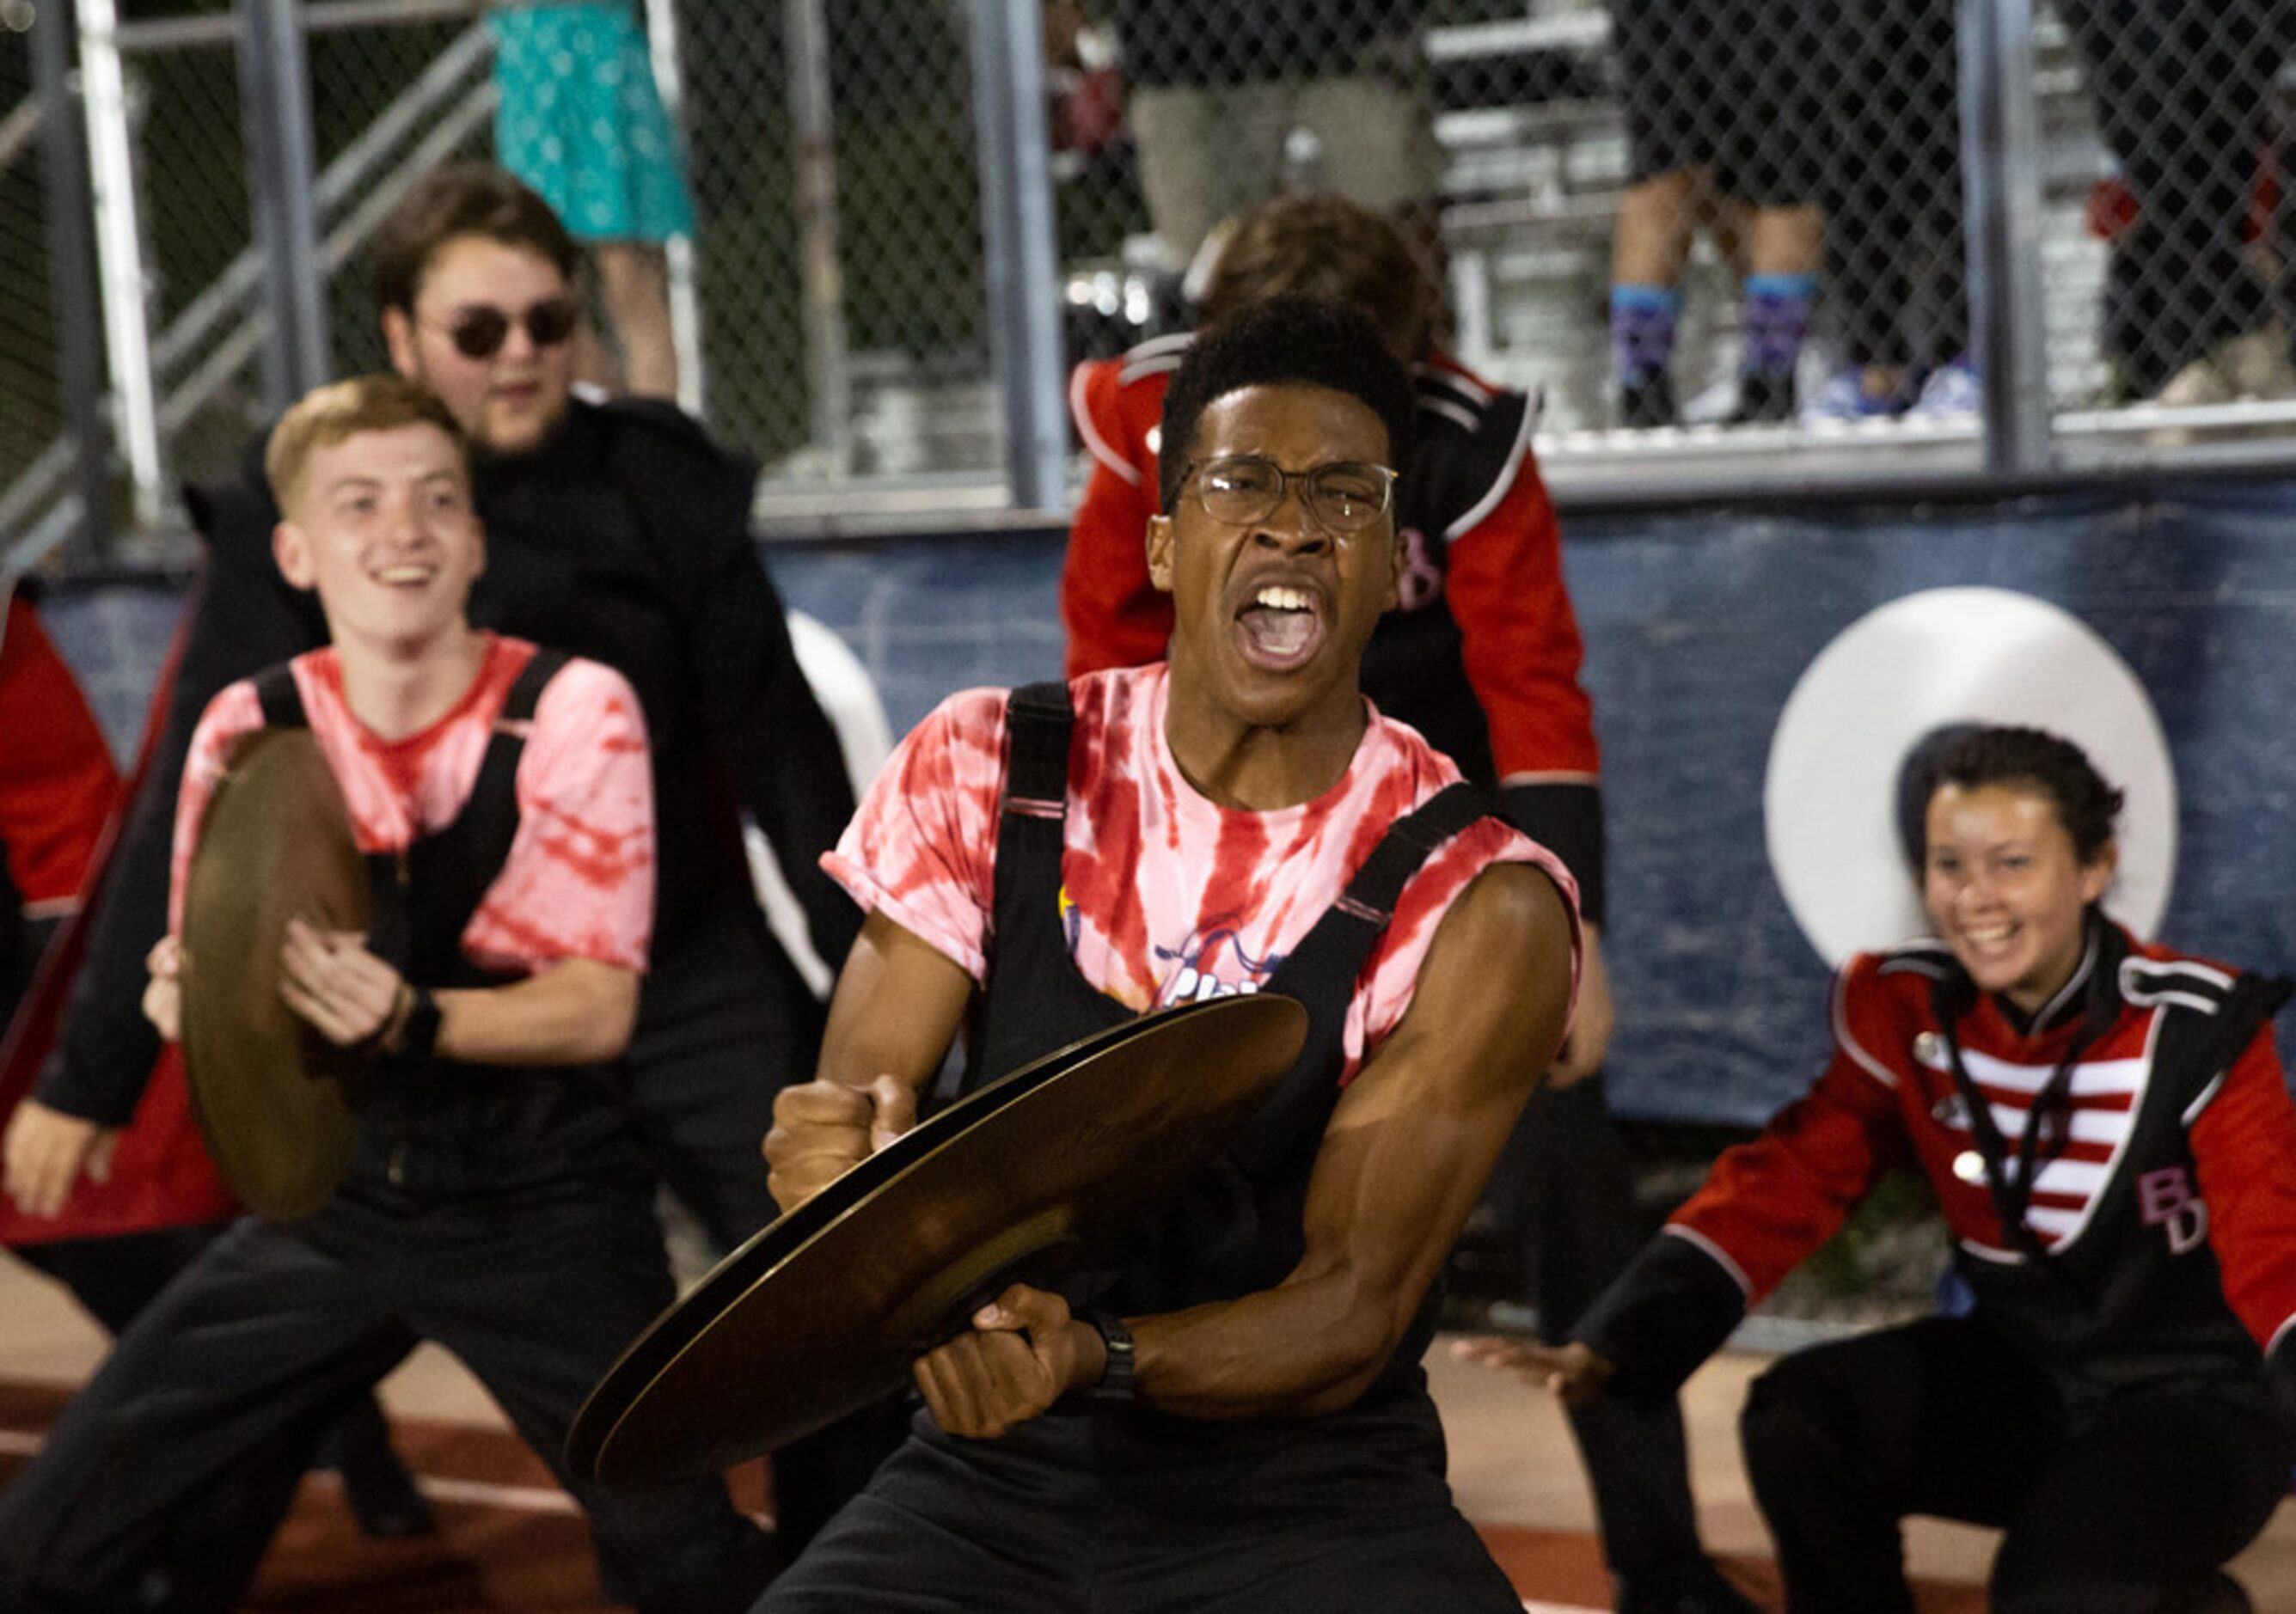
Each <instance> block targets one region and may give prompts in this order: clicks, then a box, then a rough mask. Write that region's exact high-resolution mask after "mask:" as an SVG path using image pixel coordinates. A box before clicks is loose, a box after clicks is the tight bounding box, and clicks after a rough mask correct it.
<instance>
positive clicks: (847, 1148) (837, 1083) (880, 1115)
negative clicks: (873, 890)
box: [765, 913, 972, 1210]
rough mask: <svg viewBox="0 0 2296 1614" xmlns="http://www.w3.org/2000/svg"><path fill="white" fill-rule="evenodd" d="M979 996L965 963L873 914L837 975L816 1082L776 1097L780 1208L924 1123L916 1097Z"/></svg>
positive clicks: (773, 1151) (768, 1144) (775, 1182)
mask: <svg viewBox="0 0 2296 1614" xmlns="http://www.w3.org/2000/svg"><path fill="white" fill-rule="evenodd" d="M971 1002H972V976H970V975H968V974H967V973H966V972H965V971H964V966H963V965H961V964H958V963H955V962H954V961H953V960H951V959H949V958H948V957H947V956H946V955H945V954H942V953H940V952H939V951H938V950H937V949H935V948H934V947H933V946H931V944H930V943H928V942H926V941H924V940H923V939H922V938H919V937H918V936H916V935H915V934H914V932H912V931H909V930H903V929H902V928H901V927H900V926H899V925H898V924H896V923H895V922H893V921H891V920H890V919H888V918H886V917H885V916H884V915H883V914H880V913H873V914H870V915H869V917H868V918H867V920H866V921H865V922H863V924H862V926H861V935H860V937H859V938H858V939H857V940H856V941H855V942H854V944H853V950H852V951H851V952H850V953H849V954H847V955H846V960H845V967H844V968H843V969H842V970H841V971H839V973H838V977H837V992H836V995H835V996H833V997H832V998H831V1000H830V1004H829V1028H828V1031H827V1033H826V1034H825V1035H824V1037H823V1039H822V1046H821V1064H820V1066H819V1068H818V1069H817V1070H816V1073H815V1079H814V1080H812V1081H810V1082H807V1083H805V1084H803V1085H802V1086H792V1087H788V1088H784V1089H783V1091H782V1094H781V1095H780V1096H779V1097H778V1098H776V1099H775V1101H774V1129H773V1131H771V1132H770V1133H768V1134H767V1135H766V1140H765V1153H766V1159H767V1162H768V1163H769V1164H770V1165H771V1166H772V1167H773V1176H772V1188H773V1194H774V1202H775V1204H777V1205H779V1206H780V1207H781V1208H783V1210H791V1209H793V1208H796V1207H797V1206H798V1205H799V1204H802V1203H803V1202H804V1201H805V1200H808V1199H811V1198H812V1197H813V1196H814V1195H815V1194H816V1193H817V1192H820V1191H821V1190H822V1189H823V1188H824V1187H825V1186H827V1185H828V1184H830V1183H831V1182H832V1181H833V1180H834V1179H835V1178H837V1177H838V1176H841V1175H843V1174H844V1173H845V1172H846V1171H847V1170H849V1168H851V1167H853V1166H854V1165H856V1164H857V1163H858V1162H859V1161H861V1160H863V1159H867V1158H868V1156H869V1155H870V1153H871V1152H872V1151H874V1150H876V1149H877V1148H880V1147H881V1146H882V1145H883V1144H884V1143H886V1142H887V1141H888V1140H889V1139H890V1138H892V1137H896V1136H898V1135H900V1134H901V1133H903V1132H906V1131H907V1130H908V1129H909V1127H911V1126H913V1125H914V1123H915V1120H916V1101H917V1094H919V1093H921V1092H922V1091H923V1089H924V1087H925V1085H926V1084H927V1083H928V1082H930V1081H931V1080H932V1078H933V1075H934V1073H935V1072H936V1071H938V1070H939V1069H940V1062H941V1060H942V1059H943V1058H944V1057H945V1056H946V1055H947V1053H948V1046H949V1044H950V1043H952V1042H953V1041H955V1037H956V1031H957V1027H958V1026H959V1025H960V1024H961V1023H962V1022H963V1020H964V1011H965V1008H966V1006H967V1005H968V1004H970V1003H971Z"/></svg>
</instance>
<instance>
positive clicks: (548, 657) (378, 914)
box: [367, 650, 567, 987]
mask: <svg viewBox="0 0 2296 1614" xmlns="http://www.w3.org/2000/svg"><path fill="white" fill-rule="evenodd" d="M566 660H567V658H566V656H565V654H564V652H562V651H549V650H540V651H535V653H534V658H533V660H530V661H529V662H528V663H527V664H526V666H525V667H524V668H522V669H521V671H520V673H519V675H518V676H517V677H516V678H515V679H514V680H512V684H511V686H510V689H509V691H508V692H507V693H505V694H504V697H503V704H502V709H501V710H500V711H499V712H498V713H496V717H495V725H494V733H492V735H490V736H489V737H488V741H487V750H486V754H485V756H484V757H483V758H480V763H479V772H478V776H477V777H476V779H474V780H473V781H472V782H471V793H470V795H469V796H468V797H467V798H466V799H464V801H463V810H462V811H461V812H460V813H458V814H456V815H455V821H454V822H453V823H449V824H446V825H443V826H441V827H440V828H439V829H438V830H436V831H433V832H431V833H430V834H428V835H424V836H421V837H418V838H417V839H416V840H415V841H414V844H413V845H412V846H410V847H408V848H406V850H405V851H404V852H403V853H398V854H392V853H387V852H377V853H373V854H371V855H370V856H369V857H368V859H367V889H368V892H369V894H370V897H371V898H372V904H371V905H372V908H373V916H372V929H371V932H370V934H371V940H370V942H369V944H368V945H369V946H372V947H373V949H374V951H375V953H376V954H378V955H379V956H381V957H383V958H387V959H389V960H390V961H391V962H392V963H395V964H397V965H398V968H399V969H400V970H401V971H406V972H407V973H408V974H409V975H410V976H411V978H412V979H414V981H415V983H416V984H417V985H419V986H425V987H452V986H480V985H487V984H490V983H489V981H488V979H486V978H484V977H483V976H482V975H480V973H479V972H477V971H473V970H472V968H471V965H470V964H469V963H468V961H467V960H465V959H464V958H463V955H462V948H461V937H462V934H463V927H465V926H466V925H468V924H469V923H470V918H471V914H473V913H474V912H476V911H477V909H478V905H479V904H480V901H482V900H483V899H484V898H485V896H486V893H487V889H488V887H489V886H491V885H492V884H493V883H494V880H495V877H496V875H497V874H498V873H501V872H502V866H503V864H504V861H505V860H507V859H508V857H509V856H510V848H511V844H512V841H514V840H516V839H517V837H518V821H519V811H518V765H519V758H520V757H521V754H522V753H523V752H524V751H525V750H526V736H527V733H528V731H529V728H530V726H531V725H532V722H533V718H534V709H535V704H536V702H537V700H539V699H540V698H541V694H542V691H543V688H544V686H545V685H546V684H549V682H550V680H551V679H552V678H553V677H554V676H557V673H558V671H559V669H560V668H562V667H564V666H565V665H566ZM410 895H412V896H413V897H415V898H417V899H418V900H417V902H416V904H415V905H410V903H409V897H410Z"/></svg>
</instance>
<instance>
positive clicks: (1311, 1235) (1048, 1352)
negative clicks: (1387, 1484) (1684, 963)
mask: <svg viewBox="0 0 2296 1614" xmlns="http://www.w3.org/2000/svg"><path fill="white" fill-rule="evenodd" d="M1494 961H1498V962H1497V964H1496V966H1495V962H1494ZM1569 1001H1570V917H1569V915H1568V914H1567V913H1566V911H1565V910H1564V907H1563V904H1562V897H1561V895H1560V894H1559V893H1558V892H1557V891H1556V890H1555V889H1554V885H1553V883H1552V882H1550V881H1548V880H1547V879H1546V876H1545V875H1543V874H1541V873H1538V872H1537V871H1536V870H1532V869H1529V868H1527V867H1523V866H1521V865H1513V864H1507V865H1502V866H1500V867H1498V868H1495V869H1491V870H1488V871H1486V872H1485V873H1484V874H1483V875H1481V876H1480V878H1479V879H1478V880H1477V881H1475V882H1474V884H1473V885H1472V886H1470V887H1469V888H1468V889H1467V891H1466V892H1465V893H1464V895H1463V896H1462V897H1461V898H1460V899H1459V901H1458V903H1457V904H1456V905H1455V906H1454V907H1453V909H1452V910H1451V912H1450V913H1449V914H1447V916H1446V917H1445V918H1444V921H1443V923H1442V927H1441V929H1440V930H1439V931H1438V932H1437V934H1436V938H1435V942H1434V945H1433V946H1431V948H1430V949H1429V951H1428V954H1427V958H1426V961H1425V963H1423V965H1422V966H1421V968H1420V973H1419V982H1418V987H1417V989H1416V991H1415V994H1414V996H1413V1000H1412V1006H1411V1009H1410V1011H1409V1012H1407V1013H1406V1015H1405V1016H1404V1019H1403V1021H1402V1023H1401V1024H1400V1025H1398V1027H1397V1028H1396V1029H1395V1031H1394V1033H1393V1034H1392V1035H1391V1036H1390V1037H1389V1038H1388V1040H1387V1042H1386V1044H1385V1045H1383V1046H1382V1048H1381V1050H1380V1052H1379V1053H1378V1055H1377V1057H1376V1058H1374V1059H1373V1060H1372V1061H1370V1062H1369V1063H1367V1064H1366V1065H1365V1067H1364V1069H1362V1070H1361V1071H1360V1072H1359V1073H1358V1074H1357V1078H1356V1080H1355V1082H1354V1084H1353V1085H1352V1086H1350V1087H1349V1090H1348V1092H1347V1093H1346V1094H1345V1095H1343V1096H1342V1097H1341V1101H1340V1103H1339V1107H1338V1109H1337V1110H1335V1111H1334V1112H1333V1118H1332V1122H1331V1125H1330V1127H1328V1128H1327V1129H1326V1131H1325V1133H1324V1143H1323V1147H1322V1150H1321V1151H1320V1152H1319V1153H1318V1155H1317V1156H1316V1166H1315V1174H1314V1176H1313V1177H1312V1179H1311V1180H1310V1183H1309V1186H1308V1206H1307V1213H1306V1222H1305V1232H1306V1240H1307V1249H1306V1254H1305V1256H1304V1258H1302V1260H1301V1261H1300V1265H1299V1266H1298V1267H1297V1268H1295V1269H1294V1270H1293V1271H1292V1274H1290V1275H1289V1276H1287V1277H1286V1278H1285V1279H1284V1281H1283V1282H1282V1283H1280V1284H1278V1285H1277V1286H1276V1287H1275V1288H1274V1289H1272V1290H1263V1291H1261V1292H1260V1293H1258V1294H1253V1295H1246V1296H1244V1297H1242V1298H1241V1299H1235V1300H1231V1301H1222V1302H1219V1303H1217V1304H1213V1305H1209V1306H1201V1307H1193V1308H1191V1309H1189V1310H1187V1311H1184V1312H1174V1313H1170V1314H1168V1315H1160V1316H1153V1317H1144V1318H1135V1319H1133V1320H1132V1326H1133V1329H1134V1331H1135V1335H1136V1340H1137V1354H1136V1393H1137V1394H1138V1396H1139V1397H1140V1399H1141V1400H1142V1401H1144V1402H1145V1403H1147V1404H1149V1405H1155V1406H1160V1407H1163V1408H1166V1409H1168V1410H1169V1411H1172V1412H1177V1413H1185V1414H1187V1415H1190V1416H1193V1417H1200V1418H1250V1417H1276V1416H1308V1415H1311V1414H1314V1413H1322V1412H1328V1411H1332V1410H1334V1409H1336V1408H1338V1407H1341V1406H1344V1405H1348V1404H1349V1402H1351V1401H1353V1400H1354V1399H1355V1398H1356V1397H1357V1396H1360V1395H1361V1394H1362V1393H1363V1391H1364V1390H1365V1389H1366V1388H1367V1387H1368V1386H1369V1385H1370V1383H1371V1381H1372V1380H1373V1379H1374V1377H1375V1376H1376V1375H1377V1373H1378V1372H1379V1371H1380V1369H1381V1368H1382V1366H1384V1365H1385V1364H1386V1362H1387V1360H1388V1358H1389V1356H1390V1355H1391V1354H1392V1353H1393V1351H1394V1350H1395V1348H1396V1346H1397V1345H1398V1343H1399V1342H1400V1341H1401V1340H1402V1338H1403V1336H1404V1334H1405V1332H1406V1331H1407V1330H1408V1328H1409V1326H1410V1323H1411V1318H1412V1315H1413V1313H1414V1312H1415V1310H1416V1309H1417V1307H1418V1304H1419V1301H1420V1299H1421V1297H1422V1296H1423V1294H1424V1293H1425V1292H1426V1289H1427V1286H1428V1284H1429V1283H1430V1282H1432V1281H1433V1279H1434V1276H1435V1273H1436V1271H1437V1269H1438V1268H1439V1266H1441V1265H1442V1262H1443V1259H1444V1256H1445V1254H1446V1253H1447V1251H1448V1250H1449V1249H1450V1247H1451V1243H1452V1241H1453V1240H1454V1239H1455V1238H1456V1236H1457V1234H1458V1230H1459V1228H1460V1227H1461V1226H1462V1225H1464V1222H1465V1220H1466V1217H1467V1214H1468V1212H1469V1211H1470V1210H1472V1208H1473V1207H1474V1203H1475V1200H1476V1198H1477V1196H1478V1195H1479V1194H1480V1192H1481V1191H1482V1184H1483V1180H1484V1178H1485V1177H1487V1176H1488V1175H1489V1172H1490V1168H1491V1165H1492V1163H1493V1161H1494V1160H1496V1159H1497V1155H1498V1151H1499V1149H1500V1146H1501V1145H1502V1144H1503V1143H1505V1140H1506V1136H1507V1134H1508V1133H1509V1131H1510V1130H1512V1128H1513V1126H1514V1122H1515V1118H1516V1117H1517V1115H1518V1114H1520V1113H1521V1109H1522V1106H1523V1104H1524V1102H1526V1101H1527V1100H1528V1099H1529V1096H1530V1094H1531V1093H1532V1091H1533V1090H1534V1089H1535V1088H1536V1087H1537V1086H1538V1082H1539V1079H1540V1076H1541V1073H1542V1072H1543V1071H1544V1070H1545V1069H1546V1067H1547V1063H1548V1061H1550V1060H1551V1059H1552V1058H1553V1056H1554V1049H1555V1047H1556V1045H1557V1044H1559V1043H1560V1042H1561V1040H1562V1028H1563V1024H1564V1021H1565V1020H1566V1018H1567V1015H1568V1011H1569ZM973 1324H974V1326H973V1331H972V1332H970V1333H966V1334H962V1335H960V1336H958V1337H957V1338H956V1339H955V1340H951V1341H950V1342H949V1343H948V1344H947V1345H945V1346H943V1347H941V1348H939V1349H938V1350H935V1351H933V1352H931V1353H930V1354H929V1355H927V1356H924V1357H923V1358H922V1359H920V1361H919V1362H918V1364H917V1370H916V1378H917V1383H918V1385H919V1387H920V1388H921V1389H922V1390H923V1391H924V1392H925V1399H926V1404H927V1405H929V1406H930V1407H931V1409H932V1412H933V1414H934V1416H935V1417H936V1418H937V1419H938V1420H939V1421H940V1423H941V1426H942V1427H943V1428H944V1429H947V1430H949V1431H950V1432H951V1433H953V1434H959V1435H967V1436H972V1437H974V1438H994V1437H995V1436H997V1435H999V1434H1002V1433H1004V1432H1005V1430H1009V1429H1011V1428H1012V1427H1013V1426H1014V1425H1015V1424H1018V1423H1021V1422H1023V1421H1027V1420H1028V1419H1029V1418H1032V1417H1035V1416H1036V1415H1037V1414H1038V1413H1041V1412H1043V1411H1044V1410H1045V1408H1046V1407H1047V1406H1049V1405H1052V1403H1053V1402H1054V1400H1056V1399H1057V1398H1058V1397H1060V1396H1061V1395H1062V1394H1063V1393H1065V1392H1066V1391H1067V1390H1069V1389H1073V1388H1075V1387H1077V1386H1078V1385H1082V1384H1088V1383H1092V1382H1094V1381H1096V1380H1097V1378H1098V1377H1099V1375H1100V1373H1101V1371H1102V1364H1103V1356H1104V1352H1103V1349H1102V1346H1101V1340H1100V1336H1099V1334H1098V1333H1097V1332H1096V1331H1095V1330H1094V1329H1093V1328H1091V1327H1090V1326H1089V1325H1087V1324H1086V1323H1081V1322H1078V1321H1075V1320H1073V1319H1071V1318H1070V1316H1069V1315H1068V1308H1067V1307H1066V1306H1065V1305H1064V1304H1062V1301H1061V1299H1060V1297H1058V1296H1057V1295H1050V1294H1045V1293H1042V1292H1041V1291H1038V1290H1030V1289H1028V1288H1025V1287H1023V1286H1019V1285H1016V1286H1014V1287H1013V1288H1011V1289H1009V1290H1006V1291H1005V1293H1004V1294H1002V1295H1000V1296H999V1297H997V1299H996V1300H995V1301H993V1302H991V1303H990V1304H989V1305H988V1306H987V1307H983V1308H982V1310H981V1311H980V1313H979V1314H977V1315H975V1317H974V1319H973Z"/></svg>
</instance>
